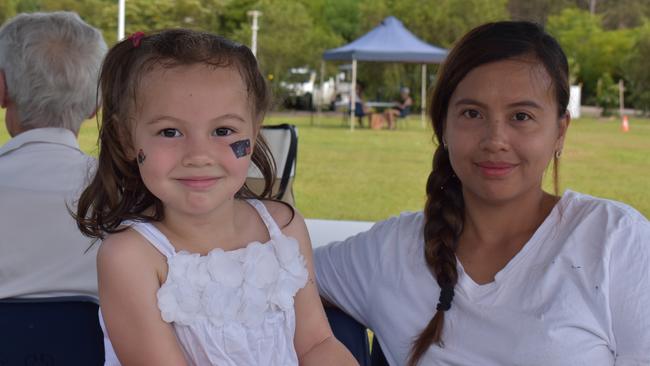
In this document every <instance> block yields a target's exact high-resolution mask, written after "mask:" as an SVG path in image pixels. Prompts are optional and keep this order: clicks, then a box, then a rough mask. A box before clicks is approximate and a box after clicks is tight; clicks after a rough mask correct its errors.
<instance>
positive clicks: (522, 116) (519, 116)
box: [512, 112, 531, 121]
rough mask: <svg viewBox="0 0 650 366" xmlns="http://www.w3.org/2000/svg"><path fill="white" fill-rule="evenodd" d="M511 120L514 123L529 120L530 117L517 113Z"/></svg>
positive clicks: (526, 114)
mask: <svg viewBox="0 0 650 366" xmlns="http://www.w3.org/2000/svg"><path fill="white" fill-rule="evenodd" d="M512 119H514V120H515V121H528V120H529V119H531V117H530V115H529V114H528V113H524V112H519V113H515V115H514V116H513V117H512Z"/></svg>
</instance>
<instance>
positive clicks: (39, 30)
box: [0, 12, 107, 133]
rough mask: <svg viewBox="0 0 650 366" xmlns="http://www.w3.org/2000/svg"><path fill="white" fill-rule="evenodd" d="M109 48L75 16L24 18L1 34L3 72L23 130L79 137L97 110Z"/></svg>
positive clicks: (55, 14)
mask: <svg viewBox="0 0 650 366" xmlns="http://www.w3.org/2000/svg"><path fill="white" fill-rule="evenodd" d="M106 50H107V46H106V42H105V41H104V38H103V37H102V34H101V32H100V31H99V30H97V29H95V28H93V27H91V26H90V25H88V24H86V23H85V22H84V21H83V20H81V18H80V17H79V16H78V15H77V14H76V13H72V12H53V13H32V14H19V15H17V16H16V17H14V18H12V19H10V20H9V21H7V22H6V23H5V24H4V25H3V26H2V28H0V69H1V70H3V71H4V74H5V80H6V84H7V89H8V92H9V98H11V100H12V101H13V102H14V103H15V104H16V107H17V112H18V119H19V123H20V125H21V127H22V128H24V129H32V128H41V127H61V128H67V129H69V130H72V131H73V132H75V133H77V132H78V131H79V127H80V126H81V123H82V122H83V121H84V120H85V119H86V118H88V117H89V116H90V115H92V113H93V112H94V111H95V110H96V109H97V107H98V103H99V100H98V97H97V81H98V77H99V69H100V66H101V62H102V59H103V57H104V55H105V54H106Z"/></svg>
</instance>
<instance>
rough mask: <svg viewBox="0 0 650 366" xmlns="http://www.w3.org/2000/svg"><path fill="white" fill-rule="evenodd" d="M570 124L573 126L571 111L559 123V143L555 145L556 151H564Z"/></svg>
mask: <svg viewBox="0 0 650 366" xmlns="http://www.w3.org/2000/svg"><path fill="white" fill-rule="evenodd" d="M569 124H571V114H570V113H569V111H566V112H565V113H564V115H562V117H560V120H559V121H558V127H559V131H558V137H557V141H556V143H555V151H562V149H564V139H565V138H566V133H567V130H568V129H569Z"/></svg>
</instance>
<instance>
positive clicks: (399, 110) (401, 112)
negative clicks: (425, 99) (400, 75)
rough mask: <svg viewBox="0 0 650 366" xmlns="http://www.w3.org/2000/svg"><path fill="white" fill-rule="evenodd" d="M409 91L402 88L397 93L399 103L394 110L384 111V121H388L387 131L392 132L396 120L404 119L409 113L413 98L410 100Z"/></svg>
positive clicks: (395, 125)
mask: <svg viewBox="0 0 650 366" xmlns="http://www.w3.org/2000/svg"><path fill="white" fill-rule="evenodd" d="M410 93H411V90H410V89H409V88H407V87H402V88H401V89H400V91H399V98H400V100H399V102H398V104H397V105H396V106H395V108H389V109H387V110H386V111H384V116H385V117H386V121H388V129H389V130H394V129H395V128H396V127H397V124H396V120H397V118H404V117H406V116H408V115H409V113H411V106H412V105H413V98H411V95H410Z"/></svg>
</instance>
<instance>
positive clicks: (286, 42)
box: [0, 0, 650, 111]
mask: <svg viewBox="0 0 650 366" xmlns="http://www.w3.org/2000/svg"><path fill="white" fill-rule="evenodd" d="M126 6H127V9H126V14H127V22H126V32H127V34H129V33H132V32H135V31H147V30H154V29H161V28H169V27H188V28H196V29H204V30H208V31H212V32H216V33H220V34H222V35H224V36H226V37H231V38H234V39H236V40H238V41H240V42H243V43H246V44H249V43H250V35H251V30H250V19H249V17H248V16H247V15H246V12H247V11H248V10H251V9H257V10H260V11H262V12H263V15H262V16H261V18H260V33H259V35H258V57H259V60H260V64H261V66H262V68H263V70H264V72H265V74H267V75H268V76H269V80H270V82H271V85H272V86H274V88H275V89H276V90H277V88H278V85H279V82H280V81H281V80H283V79H285V78H286V77H287V73H288V70H289V69H290V68H292V67H301V66H308V67H311V68H313V69H316V70H318V69H319V65H320V57H321V55H322V53H323V51H325V50H326V49H329V48H333V47H337V46H340V45H343V44H345V43H347V42H349V41H351V40H353V39H355V38H356V37H358V36H360V35H362V34H364V33H365V32H367V31H369V30H370V29H372V28H373V27H374V26H376V25H377V24H378V23H379V22H380V21H381V20H382V19H384V18H385V17H386V16H388V15H394V16H396V17H397V18H399V19H400V20H401V21H402V22H403V23H404V25H405V26H406V27H407V28H409V29H410V30H411V31H412V32H413V33H414V34H416V35H417V36H419V37H420V38H422V39H423V40H425V41H427V42H429V43H432V44H434V45H437V46H441V47H450V46H452V45H453V43H454V41H455V40H457V39H458V37H459V36H460V35H462V34H464V33H465V32H466V31H468V30H469V29H471V28H472V27H474V26H476V25H478V24H481V23H484V22H488V21H494V20H501V19H528V20H533V21H536V22H539V23H541V24H544V25H546V26H547V28H548V30H549V31H550V32H551V33H552V34H553V35H555V36H556V37H557V39H558V40H559V41H560V43H561V44H562V46H563V47H564V49H565V51H566V53H567V55H568V56H569V58H570V61H571V71H572V77H573V80H574V82H575V83H581V84H583V87H584V88H583V104H598V103H600V104H602V106H607V103H609V99H608V98H607V95H605V96H603V95H599V94H598V85H599V81H600V84H601V85H604V84H608V83H610V81H611V82H612V83H613V84H617V83H618V81H619V80H620V79H623V80H624V81H625V84H626V104H629V105H630V106H633V107H636V108H638V109H643V110H646V111H648V110H650V71H649V69H648V68H647V67H645V65H644V60H648V59H650V20H649V19H650V1H648V0H435V1H434V0H429V1H421V0H126ZM53 10H72V11H76V12H78V13H79V14H80V15H81V17H82V18H84V19H85V20H86V21H87V22H89V23H90V24H92V25H94V26H96V27H98V28H100V29H101V30H102V31H103V34H104V37H105V39H106V41H107V42H108V43H109V44H112V43H114V42H115V41H116V38H117V34H116V33H117V31H116V29H117V0H0V21H4V20H6V19H8V18H10V17H12V16H14V15H15V14H17V13H20V12H32V11H53ZM337 66H338V65H336V64H334V63H328V69H327V74H328V75H333V74H334V73H335V72H336V70H337ZM419 72H420V70H419V68H418V67H416V66H415V65H404V64H386V63H361V64H360V70H359V78H360V80H362V81H364V82H365V84H366V85H367V87H366V93H367V97H369V98H371V99H386V100H389V99H393V98H395V97H396V96H397V94H398V90H399V87H400V86H409V87H411V88H412V89H414V90H419V82H420V81H419V80H420V75H419ZM429 72H430V75H429V81H430V82H431V81H433V79H434V78H435V72H436V68H435V67H430V68H429ZM601 94H602V93H601Z"/></svg>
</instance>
